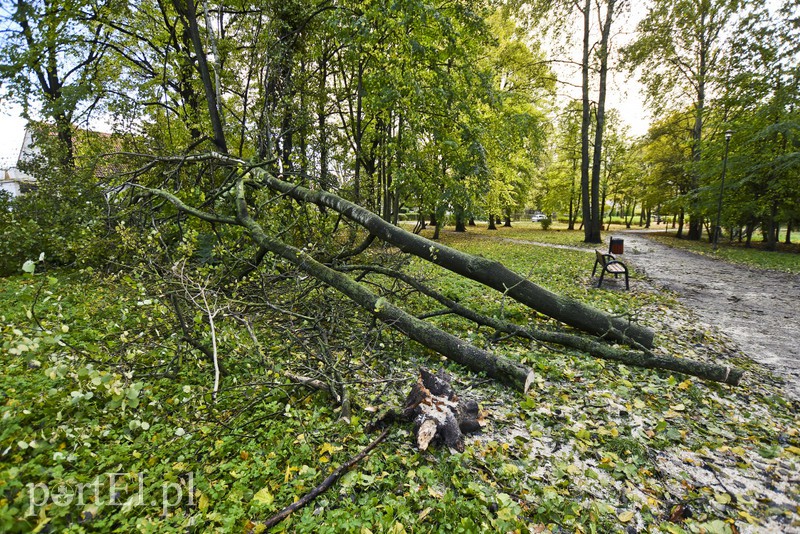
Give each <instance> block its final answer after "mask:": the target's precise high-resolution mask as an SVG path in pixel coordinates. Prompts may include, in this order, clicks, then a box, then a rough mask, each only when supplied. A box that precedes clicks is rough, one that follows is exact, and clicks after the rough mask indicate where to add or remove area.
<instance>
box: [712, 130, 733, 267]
mask: <svg viewBox="0 0 800 534" xmlns="http://www.w3.org/2000/svg"><path fill="white" fill-rule="evenodd" d="M732 135H733V130H728V131H726V132H725V153H724V155H723V156H722V181H721V182H720V184H719V201H718V202H717V224H716V226H714V252H716V251H717V240H718V239H719V234H720V226H719V221H720V217H722V194H723V193H724V192H725V170H726V169H727V167H728V145H729V144H730V142H731V136H732Z"/></svg>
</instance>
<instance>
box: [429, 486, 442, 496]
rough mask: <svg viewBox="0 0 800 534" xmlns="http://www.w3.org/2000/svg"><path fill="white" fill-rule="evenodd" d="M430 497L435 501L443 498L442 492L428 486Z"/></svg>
mask: <svg viewBox="0 0 800 534" xmlns="http://www.w3.org/2000/svg"><path fill="white" fill-rule="evenodd" d="M428 495H430V496H431V497H433V498H434V499H441V498H442V492H441V491H437V490H435V489H434V488H433V487H432V486H428Z"/></svg>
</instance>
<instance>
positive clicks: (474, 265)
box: [251, 169, 654, 348]
mask: <svg viewBox="0 0 800 534" xmlns="http://www.w3.org/2000/svg"><path fill="white" fill-rule="evenodd" d="M251 172H252V173H253V174H254V176H255V177H256V178H257V180H258V182H260V183H262V184H263V185H265V186H267V187H269V188H270V189H273V190H275V191H278V192H281V193H284V194H286V195H288V196H290V197H292V198H295V199H297V200H300V201H305V202H311V203H313V204H316V205H318V206H324V207H327V208H331V209H333V210H335V211H337V212H338V213H341V214H342V215H344V216H345V217H347V218H349V219H351V220H353V221H355V222H357V223H358V224H360V225H361V226H363V227H364V228H366V229H367V230H368V231H369V232H370V233H372V234H374V235H375V236H377V237H378V238H379V239H381V240H383V241H386V242H387V243H390V244H392V245H394V246H396V247H398V248H399V249H400V250H402V251H403V252H406V253H408V254H413V255H415V256H418V257H420V258H422V259H424V260H427V261H430V262H432V263H435V264H436V265H439V266H441V267H443V268H445V269H448V270H450V271H452V272H454V273H456V274H460V275H462V276H465V277H467V278H470V279H472V280H475V281H477V282H480V283H482V284H484V285H486V286H488V287H491V288H493V289H496V290H497V291H500V292H502V293H504V294H505V295H508V296H509V297H510V298H512V299H514V300H516V301H518V302H520V303H522V304H525V305H526V306H529V307H531V308H533V309H534V310H536V311H538V312H540V313H543V314H544V315H547V316H549V317H552V318H554V319H556V320H558V321H561V322H563V323H565V324H568V325H570V326H573V327H575V328H578V329H580V330H582V331H584V332H587V333H590V334H593V335H595V336H598V337H600V338H603V339H607V340H611V341H617V342H622V343H627V344H631V345H634V346H642V347H645V348H651V347H652V346H653V338H654V333H653V331H652V330H650V329H648V328H645V327H643V326H641V325H638V324H635V323H632V322H630V321H629V320H626V319H624V318H621V317H615V316H612V315H609V314H607V313H604V312H602V311H600V310H598V309H596V308H593V307H591V306H588V305H586V304H583V303H581V302H578V301H576V300H573V299H571V298H567V297H564V296H561V295H557V294H555V293H553V292H551V291H548V290H546V289H544V288H542V287H540V286H538V285H537V284H534V283H533V282H531V281H530V280H527V279H525V278H523V277H522V276H520V275H519V274H517V273H515V272H513V271H511V270H510V269H508V268H507V267H505V266H504V265H503V264H502V263H500V262H497V261H492V260H488V259H485V258H481V257H479V256H473V255H472V254H468V253H466V252H461V251H459V250H456V249H453V248H450V247H447V246H445V245H442V244H440V243H437V242H435V241H431V240H429V239H426V238H424V237H422V236H419V235H415V234H414V233H412V232H408V231H406V230H404V229H402V228H399V227H397V226H394V225H392V224H389V223H387V222H386V221H384V220H383V219H381V218H380V217H379V216H377V215H376V214H374V213H372V212H370V211H369V210H367V209H365V208H362V207H361V206H358V205H356V204H353V203H352V202H349V201H347V200H345V199H343V198H341V197H339V196H337V195H334V194H331V193H327V192H325V191H313V190H310V189H307V188H304V187H301V186H299V185H296V184H292V183H289V182H286V181H283V180H280V179H279V178H276V177H275V176H272V175H271V174H270V173H268V172H266V171H264V170H262V169H253V170H252V171H251Z"/></svg>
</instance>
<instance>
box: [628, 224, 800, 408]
mask: <svg viewBox="0 0 800 534" xmlns="http://www.w3.org/2000/svg"><path fill="white" fill-rule="evenodd" d="M616 236H619V237H622V238H623V239H624V240H625V254H624V256H622V258H623V259H624V261H625V262H626V263H628V265H630V266H632V267H633V268H634V269H635V270H636V271H637V272H639V273H644V274H645V275H646V276H647V278H648V279H649V280H650V281H652V283H653V284H654V285H655V286H656V287H661V288H665V289H669V290H671V291H674V292H676V293H677V294H678V298H679V300H680V301H681V302H682V303H684V304H686V305H687V306H688V307H690V308H691V309H692V310H693V311H694V312H695V313H696V314H697V315H698V316H699V317H700V319H701V320H702V321H703V322H705V323H707V324H709V325H711V326H713V327H715V328H716V329H718V330H720V331H721V332H723V333H724V334H726V335H727V336H728V337H729V338H731V339H732V340H733V341H734V342H735V343H736V344H737V345H738V347H739V349H740V350H741V351H742V352H744V353H745V354H746V355H747V356H749V357H750V358H751V359H753V360H755V361H757V362H759V363H762V364H764V365H766V366H767V367H768V368H769V369H771V370H772V371H773V372H774V373H775V374H777V375H778V376H780V377H781V378H783V379H784V380H785V381H786V383H785V386H784V389H785V390H786V393H787V394H788V395H789V396H791V397H793V398H794V399H795V400H800V275H792V274H787V273H781V272H776V271H767V270H762V269H754V268H750V267H745V266H740V265H732V264H730V263H726V262H724V261H720V260H717V259H714V258H710V257H707V256H702V255H699V254H695V253H692V252H687V251H685V250H681V249H676V248H670V247H668V246H666V245H662V244H660V243H657V242H655V241H652V240H649V239H647V237H646V236H647V234H646V233H643V232H634V231H626V232H620V233H617V234H615V237H616Z"/></svg>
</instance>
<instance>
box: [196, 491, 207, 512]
mask: <svg viewBox="0 0 800 534" xmlns="http://www.w3.org/2000/svg"><path fill="white" fill-rule="evenodd" d="M197 507H198V508H199V509H200V511H201V512H205V511H206V510H207V509H208V497H207V496H206V494H205V493H201V494H200V498H199V499H197Z"/></svg>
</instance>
